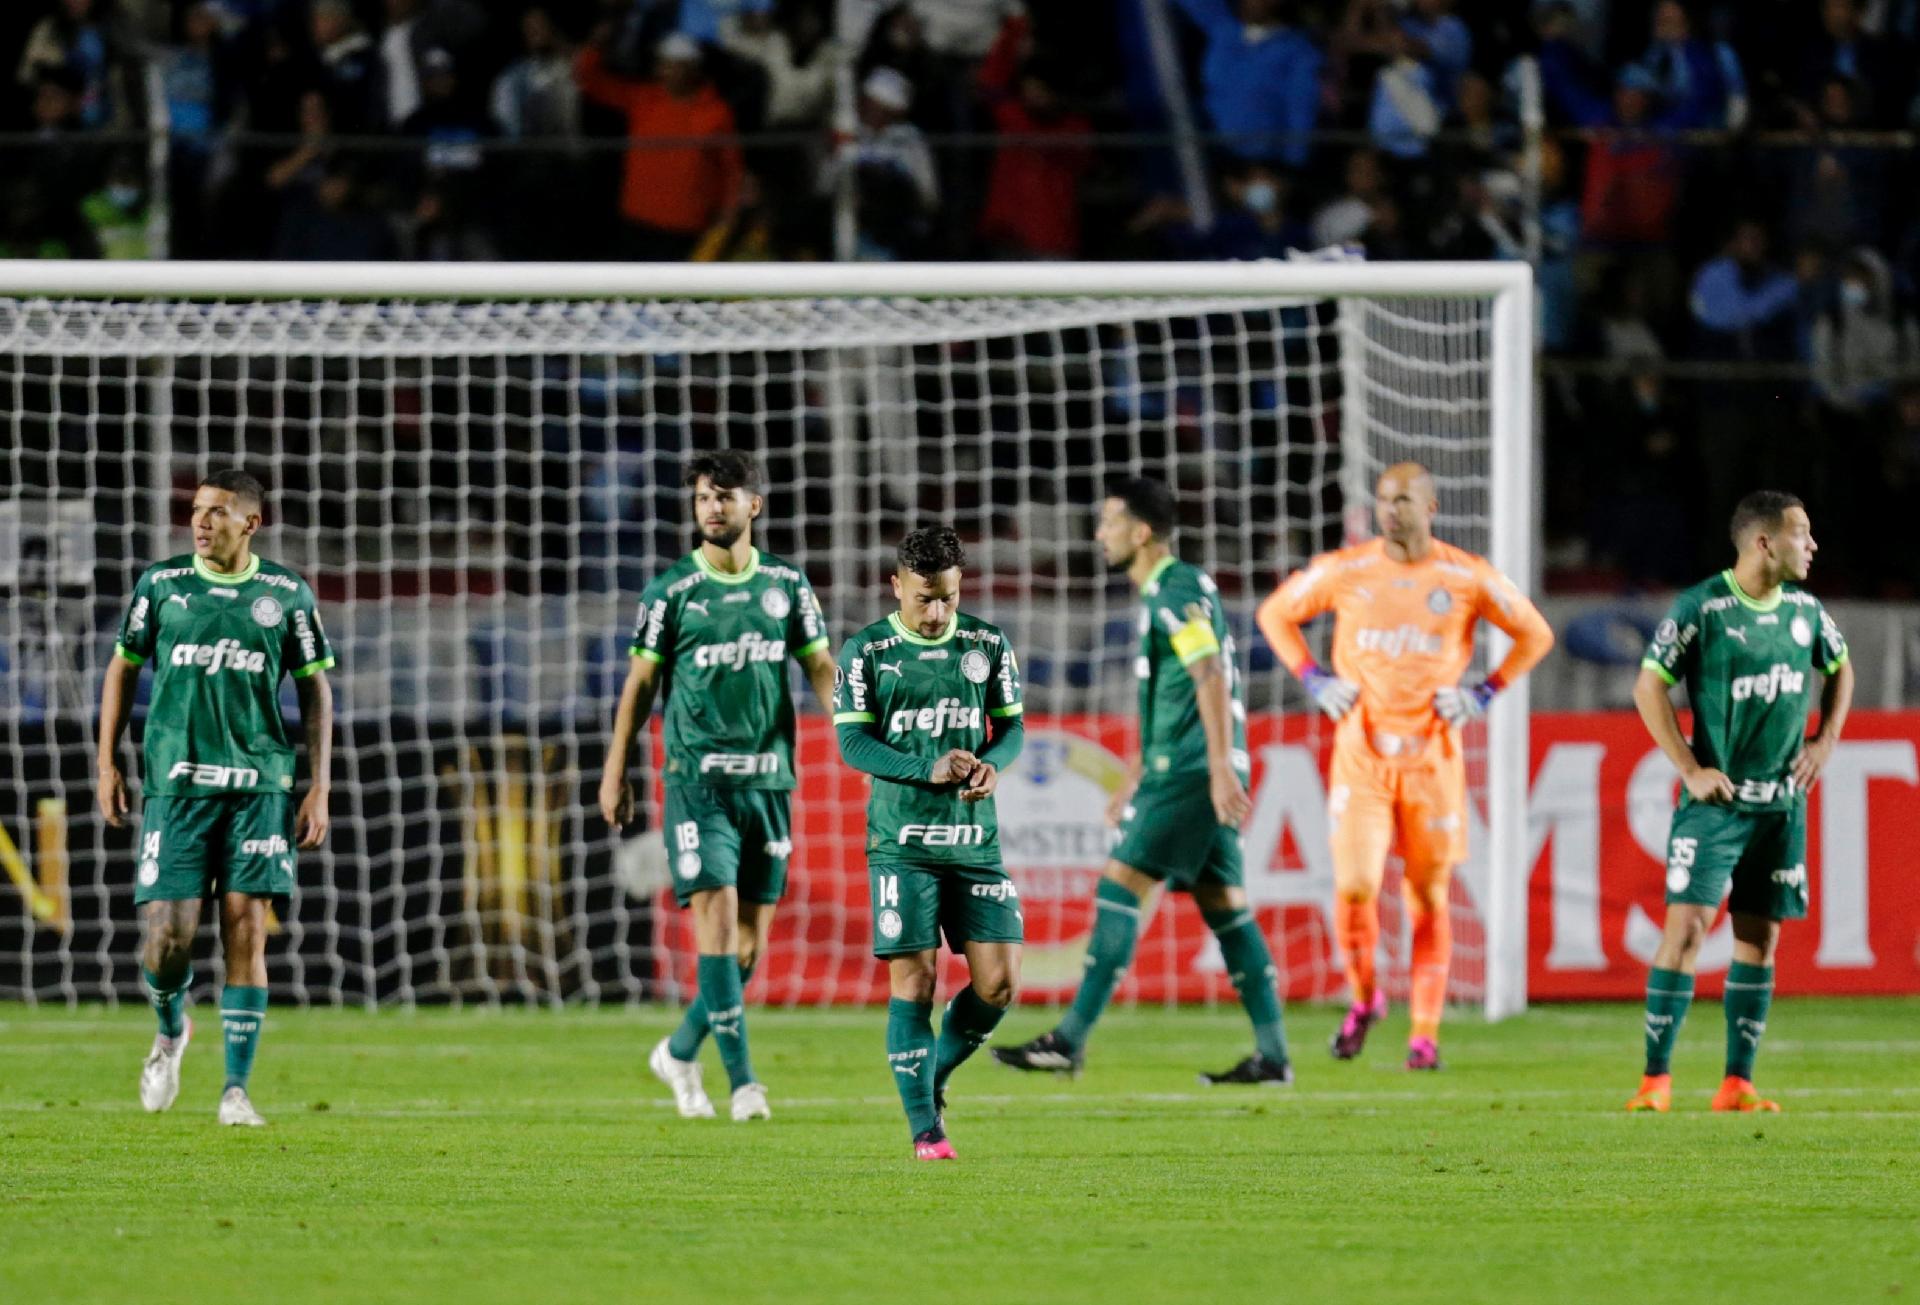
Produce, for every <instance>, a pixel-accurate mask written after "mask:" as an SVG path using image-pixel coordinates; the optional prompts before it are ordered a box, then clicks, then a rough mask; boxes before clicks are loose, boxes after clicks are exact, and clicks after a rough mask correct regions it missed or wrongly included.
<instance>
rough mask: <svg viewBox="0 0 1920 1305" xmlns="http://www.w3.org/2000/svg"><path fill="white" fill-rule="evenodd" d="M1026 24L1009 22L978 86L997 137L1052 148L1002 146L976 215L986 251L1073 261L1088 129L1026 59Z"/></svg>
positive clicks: (1016, 20) (1076, 250)
mask: <svg viewBox="0 0 1920 1305" xmlns="http://www.w3.org/2000/svg"><path fill="white" fill-rule="evenodd" d="M1029 30H1030V28H1029V24H1028V21H1027V19H1026V18H1025V17H1024V16H1021V17H1017V18H1013V19H1010V20H1009V21H1008V22H1007V25H1006V28H1005V29H1004V30H1003V31H1002V32H1001V33H1000V38H999V40H998V41H997V42H995V44H994V46H993V49H992V50H991V51H990V52H989V53H988V55H987V58H986V60H985V61H984V62H983V63H982V64H981V65H980V74H979V85H980V91H981V94H982V95H983V97H984V98H985V99H986V101H987V105H988V109H989V112H991V114H992V115H993V125H994V128H995V129H996V130H997V131H1001V132H1005V133H1007V134H1009V135H1016V136H1045V137H1057V138H1058V143H1055V142H1053V141H1051V140H1050V141H1048V142H1047V143H1045V144H1026V145H1002V146H1000V147H998V148H997V149H996V150H995V151H994V155H993V175H992V178H991V180H990V181H989V182H988V183H987V202H986V207H985V209H984V211H983V212H982V213H981V215H980V232H979V234H980V238H981V239H982V240H983V241H985V242H986V244H987V246H988V248H990V249H993V250H995V251H998V252H999V253H1001V254H1004V255H1007V256H1011V257H1015V258H1073V257H1075V256H1076V255H1078V253H1079V252H1080V179H1081V177H1082V176H1083V175H1085V173H1086V171H1087V168H1088V166H1089V165H1090V164H1091V163H1092V161H1093V158H1092V152H1091V151H1090V150H1089V149H1088V147H1087V143H1086V138H1087V136H1088V135H1089V134H1091V132H1092V131H1093V124H1092V123H1091V122H1090V121H1088V119H1087V117H1086V115H1084V114H1079V113H1073V112H1070V111H1069V110H1067V109H1066V108H1065V107H1063V106H1062V105H1061V103H1060V96H1059V94H1058V92H1057V91H1056V90H1055V89H1054V86H1053V83H1052V81H1051V80H1050V79H1049V78H1048V76H1047V75H1046V73H1045V71H1044V70H1042V69H1041V68H1038V67H1036V66H1035V65H1034V64H1033V63H1032V62H1031V61H1030V60H1028V58H1027V56H1028V55H1029V54H1030V53H1031V48H1032V47H1031V42H1030V40H1029Z"/></svg>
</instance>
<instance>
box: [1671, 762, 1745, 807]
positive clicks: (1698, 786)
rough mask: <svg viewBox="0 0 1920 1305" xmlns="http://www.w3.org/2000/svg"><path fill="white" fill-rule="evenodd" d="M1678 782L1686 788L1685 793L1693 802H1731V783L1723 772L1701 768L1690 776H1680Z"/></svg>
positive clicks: (1705, 767) (1709, 767)
mask: <svg viewBox="0 0 1920 1305" xmlns="http://www.w3.org/2000/svg"><path fill="white" fill-rule="evenodd" d="M1680 782H1681V783H1682V784H1684V785H1686V786H1687V793H1688V795H1689V796H1691V797H1692V798H1693V800H1694V801H1695V802H1731V801H1733V781H1732V780H1730V779H1728V778H1727V776H1726V772H1725V771H1720V770H1715V769H1714V768H1713V767H1711V766H1702V767H1700V769H1698V770H1696V771H1694V772H1693V773H1692V774H1690V775H1682V776H1681V777H1680Z"/></svg>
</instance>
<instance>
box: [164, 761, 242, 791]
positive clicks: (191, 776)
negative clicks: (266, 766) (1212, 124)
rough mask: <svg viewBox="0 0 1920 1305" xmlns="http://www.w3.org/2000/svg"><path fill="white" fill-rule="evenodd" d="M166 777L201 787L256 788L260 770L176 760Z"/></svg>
mask: <svg viewBox="0 0 1920 1305" xmlns="http://www.w3.org/2000/svg"><path fill="white" fill-rule="evenodd" d="M167 778H168V779H183V778H184V779H185V780H186V781H187V783H189V784H198V785H200V786H201V787H203V788H257V787H259V785H260V772H259V771H257V770H250V769H248V768H247V767H245V766H215V765H212V764H203V763H201V762H198V761H176V762H174V763H173V769H172V770H169V771H168V772H167Z"/></svg>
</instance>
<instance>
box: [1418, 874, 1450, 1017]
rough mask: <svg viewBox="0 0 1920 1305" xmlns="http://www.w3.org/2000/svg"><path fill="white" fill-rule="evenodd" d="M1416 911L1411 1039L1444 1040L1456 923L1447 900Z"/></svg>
mask: <svg viewBox="0 0 1920 1305" xmlns="http://www.w3.org/2000/svg"><path fill="white" fill-rule="evenodd" d="M1411 905H1412V908H1413V973H1412V975H1411V976H1410V978H1411V980H1412V983H1411V988H1412V991H1411V992H1410V993H1409V994H1408V999H1407V1007H1408V1011H1409V1013H1410V1014H1411V1015H1412V1016H1413V1030H1412V1032H1411V1034H1410V1035H1409V1036H1410V1037H1414V1038H1427V1039H1429V1040H1431V1041H1434V1042H1438V1041H1439V1040H1440V1016H1441V1013H1442V1012H1443V1011H1444V1010H1445V1009H1446V1005H1447V967H1448V966H1449V965H1450V964H1451V963H1452V961H1453V919H1452V917H1451V916H1450V915H1449V914H1448V912H1447V904H1446V902H1445V901H1444V900H1443V901H1441V902H1439V903H1438V904H1437V905H1435V906H1432V907H1430V908H1429V907H1427V906H1425V905H1424V904H1423V903H1421V902H1418V901H1413V902H1411Z"/></svg>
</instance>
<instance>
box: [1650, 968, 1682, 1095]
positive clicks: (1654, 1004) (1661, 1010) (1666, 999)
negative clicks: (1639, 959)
mask: <svg viewBox="0 0 1920 1305" xmlns="http://www.w3.org/2000/svg"><path fill="white" fill-rule="evenodd" d="M1692 1004H1693V976H1692V975H1691V974H1682V973H1681V972H1680V971H1679V970H1661V969H1653V970H1649V971H1647V1068H1646V1072H1647V1073H1649V1074H1670V1073H1672V1072H1673V1044H1674V1043H1675V1042H1677V1041H1679V1040H1680V1025H1681V1024H1683V1023H1684V1022H1685V1021H1686V1018H1687V1007H1689V1006H1691V1005H1692Z"/></svg>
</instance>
